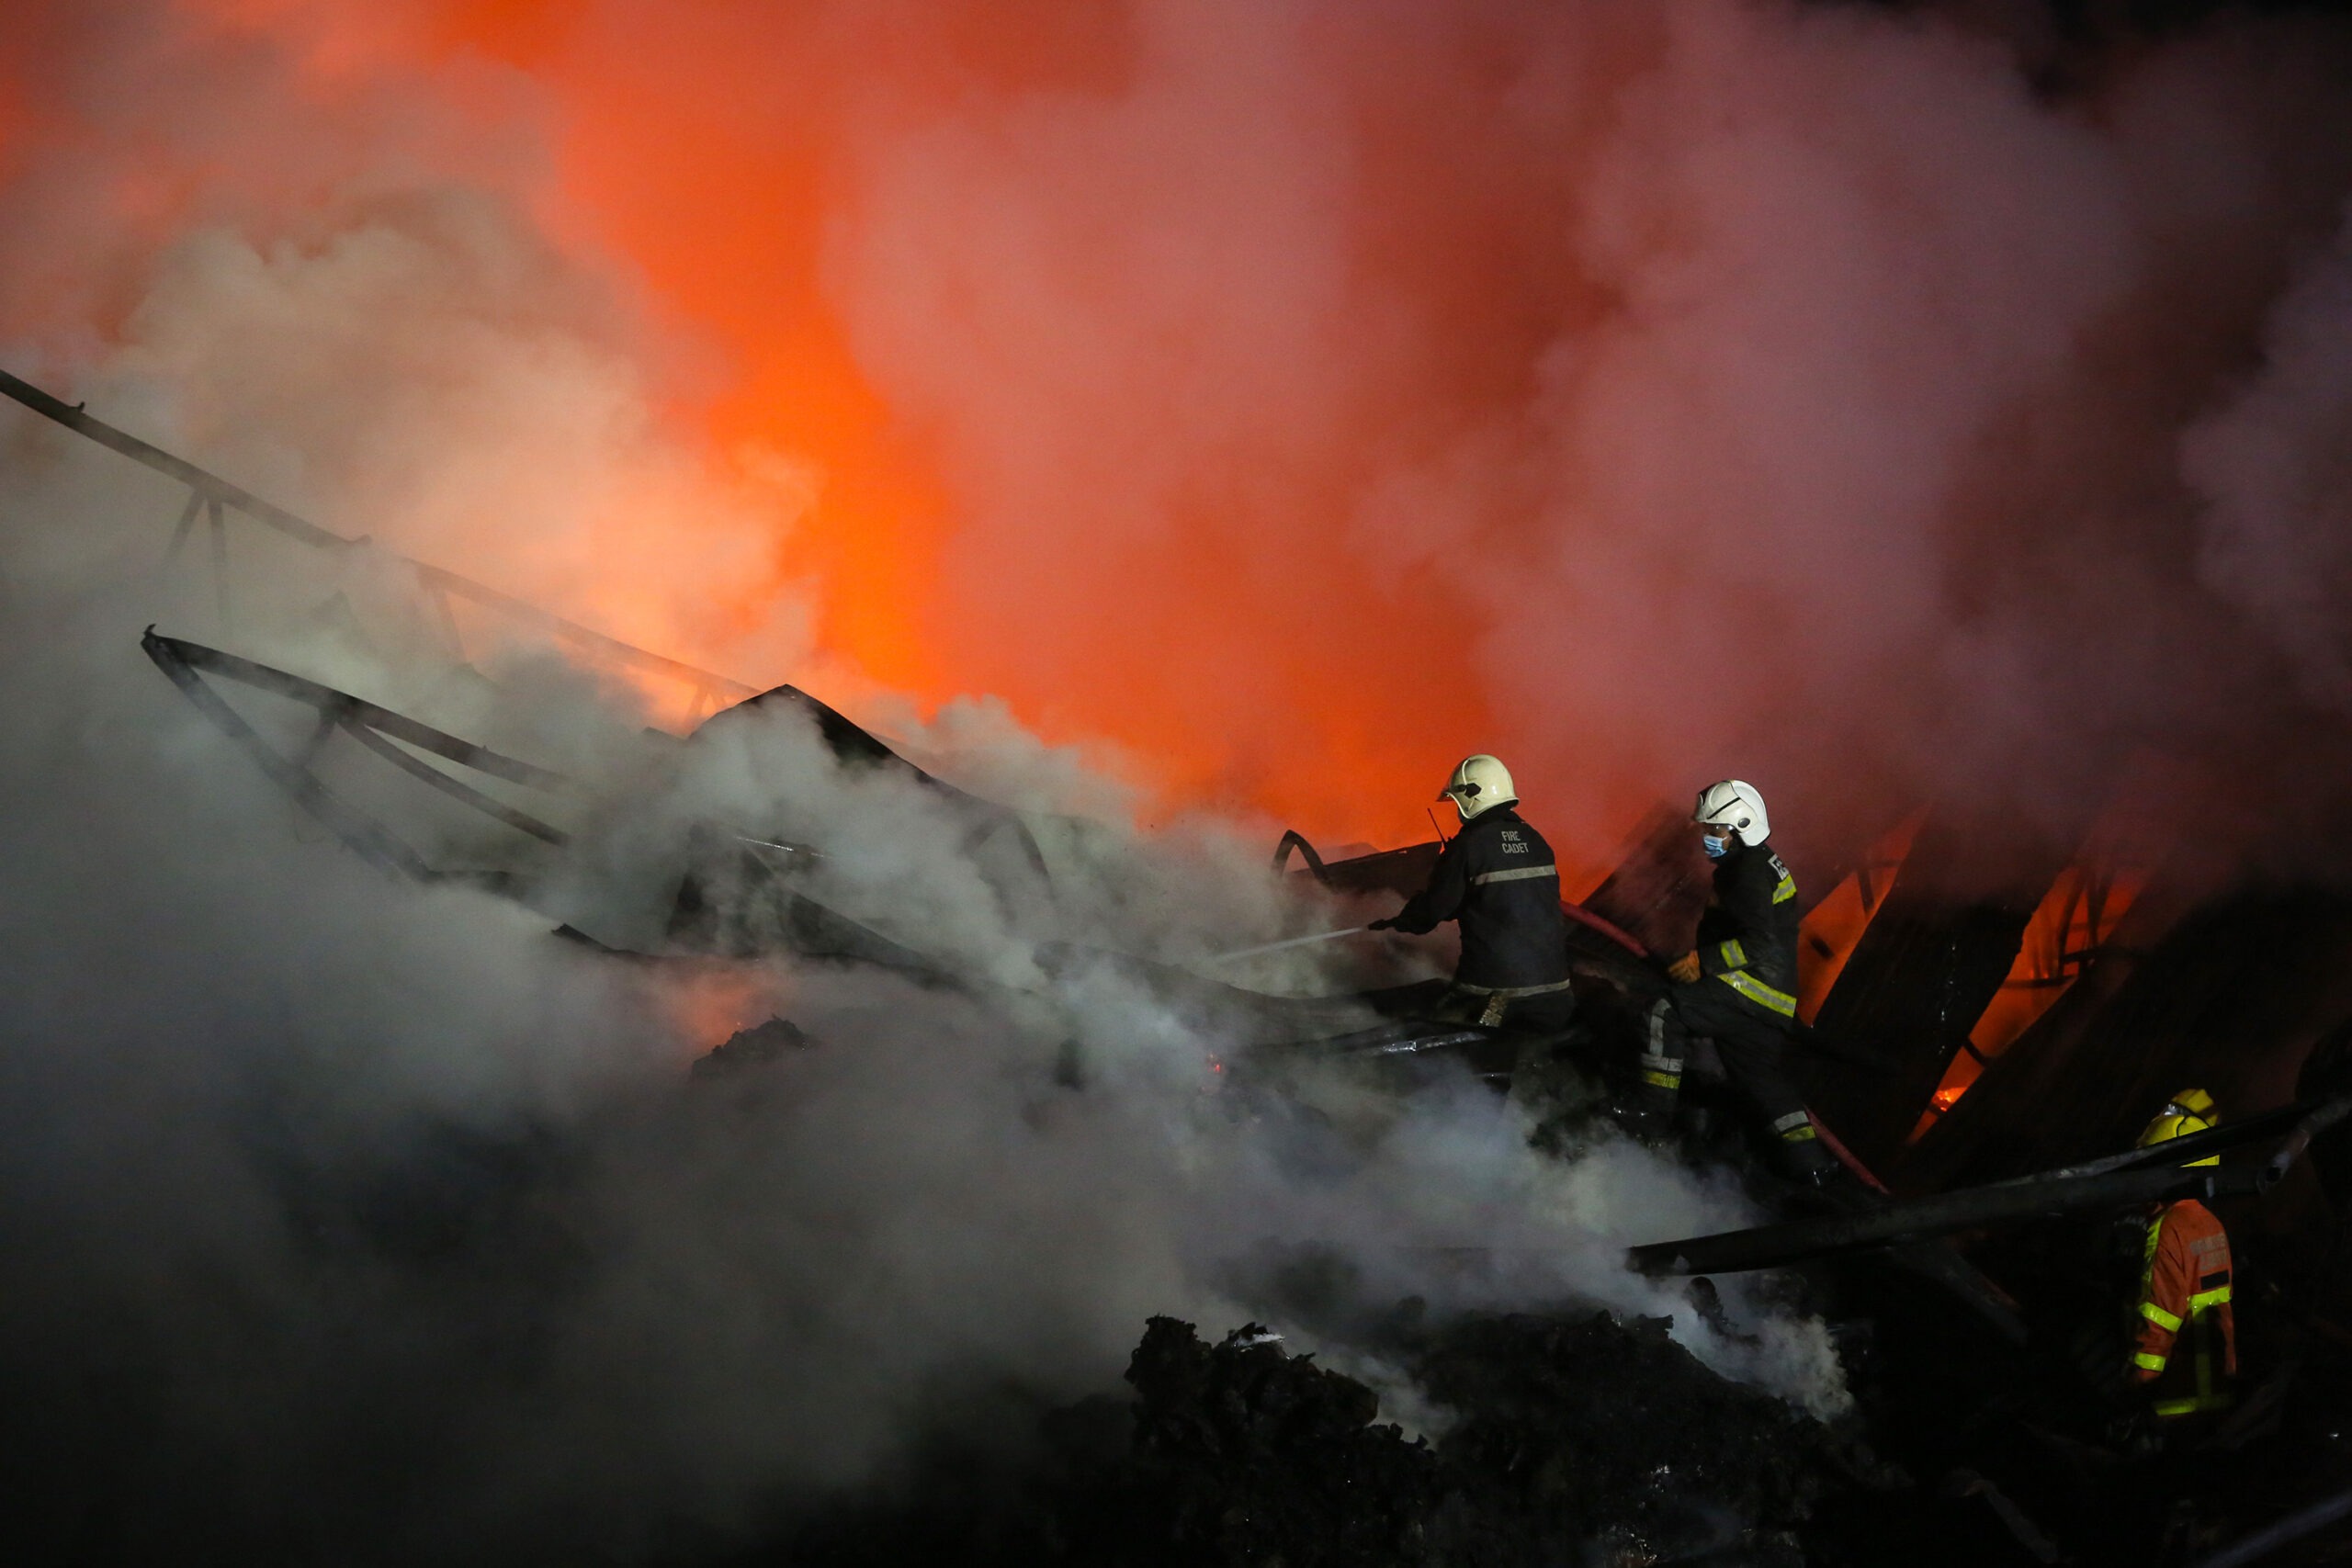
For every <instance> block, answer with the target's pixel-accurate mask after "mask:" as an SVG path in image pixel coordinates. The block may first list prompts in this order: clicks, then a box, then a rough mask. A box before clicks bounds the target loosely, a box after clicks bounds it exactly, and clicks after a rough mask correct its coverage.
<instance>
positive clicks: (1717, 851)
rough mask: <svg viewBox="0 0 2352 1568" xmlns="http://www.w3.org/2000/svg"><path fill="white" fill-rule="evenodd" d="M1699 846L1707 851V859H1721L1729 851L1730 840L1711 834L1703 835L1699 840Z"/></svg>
mask: <svg viewBox="0 0 2352 1568" xmlns="http://www.w3.org/2000/svg"><path fill="white" fill-rule="evenodd" d="M1699 847H1700V848H1701V849H1702V850H1704V851H1706V852H1707V858H1708V859H1709V860H1721V859H1723V858H1724V855H1725V854H1726V853H1728V852H1730V849H1731V840H1729V839H1727V838H1725V839H1718V838H1715V837H1713V836H1712V835H1705V836H1702V837H1701V839H1700V840H1699Z"/></svg>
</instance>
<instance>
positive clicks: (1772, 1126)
mask: <svg viewBox="0 0 2352 1568" xmlns="http://www.w3.org/2000/svg"><path fill="white" fill-rule="evenodd" d="M1691 825H1692V826H1693V827H1694V828H1695V829H1697V831H1698V834H1699V847H1700V848H1701V849H1702V851H1704V852H1705V853H1706V855H1707V858H1708V859H1709V860H1711V861H1713V863H1714V887H1713V891H1712V892H1711V893H1710V894H1709V896H1708V898H1707V909H1706V913H1705V914H1704V915H1702V917H1701V918H1700V921H1699V935H1698V946H1697V947H1696V948H1695V949H1693V950H1692V951H1691V952H1689V953H1684V954H1683V955H1682V956H1681V957H1680V958H1678V959H1676V960H1675V961H1674V962H1673V963H1672V964H1668V966H1667V976H1668V979H1670V980H1672V981H1673V982H1674V986H1673V989H1672V990H1670V991H1669V992H1668V994H1667V995H1666V996H1665V997H1663V998H1659V1000H1658V1001H1657V1004H1656V1005H1655V1006H1654V1007H1653V1008H1652V1009H1651V1010H1650V1016H1649V1040H1648V1049H1647V1051H1646V1052H1645V1054H1644V1055H1643V1057H1642V1061H1641V1078H1642V1081H1641V1084H1640V1086H1639V1088H1638V1089H1636V1091H1635V1097H1634V1103H1633V1106H1632V1115H1631V1116H1630V1117H1629V1118H1628V1121H1629V1122H1631V1124H1632V1126H1633V1128H1634V1131H1635V1132H1636V1133H1637V1134H1641V1135H1643V1136H1645V1137H1660V1136H1663V1135H1664V1134H1665V1133H1666V1132H1667V1130H1668V1128H1669V1127H1671V1125H1672V1124H1673V1120H1674V1111H1675V1107H1676V1104H1677V1102H1678V1101H1679V1098H1680V1096H1681V1092H1682V1073H1683V1066H1684V1060H1685V1057H1686V1055H1687V1054H1688V1052H1689V1050H1690V1042H1691V1039H1692V1038H1693V1037H1694V1036H1696V1037H1700V1038H1703V1039H1705V1040H1708V1041H1712V1042H1713V1045H1714V1054H1715V1055H1716V1056H1717V1057H1718V1058H1719V1059H1720V1060H1721V1062H1722V1064H1723V1070H1724V1077H1726V1078H1728V1079H1729V1080H1730V1083H1731V1087H1732V1089H1733V1090H1734V1091H1735V1093H1736V1095H1737V1096H1738V1098H1739V1099H1740V1100H1741V1101H1742V1102H1743V1103H1744V1104H1745V1106H1746V1109H1747V1111H1748V1113H1749V1115H1750V1116H1751V1117H1752V1118H1753V1120H1754V1122H1755V1123H1756V1131H1757V1134H1758V1137H1759V1140H1760V1142H1761V1143H1762V1144H1763V1145H1765V1146H1766V1147H1767V1148H1768V1150H1769V1151H1770V1155H1771V1156H1772V1159H1773V1162H1774V1163H1775V1164H1776V1165H1778V1166H1780V1167H1781V1169H1782V1170H1783V1171H1784V1172H1786V1173H1787V1174H1789V1175H1791V1176H1793V1177H1796V1178H1798V1179H1801V1180H1804V1181H1808V1182H1813V1183H1815V1184H1818V1183H1821V1182H1824V1181H1826V1180H1827V1179H1829V1178H1830V1176H1831V1174H1832V1173H1833V1172H1834V1171H1836V1169H1837V1168H1838V1166H1837V1162H1836V1161H1835V1160H1833V1159H1831V1158H1830V1156H1829V1155H1828V1152H1827V1151H1826V1150H1825V1149H1824V1148H1823V1147H1822V1146H1821V1140H1820V1137H1819V1135H1818V1134H1817V1133H1816V1131H1815V1127H1814V1124H1813V1119H1812V1118H1811V1117H1810V1116H1808V1115H1807V1114H1806V1113H1805V1109H1804V1101H1803V1100H1800V1099H1798V1097H1797V1091H1796V1089H1795V1086H1794V1085H1792V1083H1791V1082H1790V1081H1789V1074H1788V1065H1787V1057H1788V1044H1789V1040H1790V1037H1791V1036H1792V1034H1793V1033H1794V1032H1795V1029H1796V1011H1797V999H1796V987H1797V885H1796V879H1795V878H1794V877H1792V876H1791V875H1790V874H1789V868H1788V867H1787V866H1786V865H1783V864H1782V863H1781V857H1780V856H1779V855H1777V854H1775V853H1773V852H1772V849H1771V846H1770V842H1769V841H1768V840H1770V837H1771V832H1772V827H1771V819H1770V818H1769V817H1768V816H1767V815H1766V814H1765V810H1764V797H1763V796H1762V795H1759V794H1758V793H1757V790H1756V787H1755V786H1754V785H1753V784H1745V783H1743V782H1741V781H1740V780H1738V779H1725V780H1724V781H1723V782H1722V783H1720V784H1709V785H1708V786H1707V787H1706V788H1705V789H1702V790H1701V791H1700V792H1699V800H1698V804H1697V806H1696V807H1694V808H1693V809H1692V811H1691Z"/></svg>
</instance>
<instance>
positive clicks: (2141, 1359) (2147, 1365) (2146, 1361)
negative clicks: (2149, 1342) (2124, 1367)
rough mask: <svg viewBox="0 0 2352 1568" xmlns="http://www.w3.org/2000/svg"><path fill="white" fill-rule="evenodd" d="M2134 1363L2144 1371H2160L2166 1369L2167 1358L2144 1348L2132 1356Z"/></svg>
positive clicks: (2132, 1362)
mask: <svg viewBox="0 0 2352 1568" xmlns="http://www.w3.org/2000/svg"><path fill="white" fill-rule="evenodd" d="M2131 1364H2132V1365H2133V1366H2135V1367H2138V1368H2139V1369H2141V1370H2142V1371H2150V1372H2160V1371H2164V1370H2165V1359H2164V1358H2163V1357H2162V1356H2159V1355H2156V1354H2155V1353H2154V1352H2153V1351H2148V1350H2143V1351H2141V1352H2140V1353H2139V1354H2138V1355H2136V1356H2134V1357H2132V1358H2131Z"/></svg>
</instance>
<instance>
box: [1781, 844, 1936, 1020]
mask: <svg viewBox="0 0 2352 1568" xmlns="http://www.w3.org/2000/svg"><path fill="white" fill-rule="evenodd" d="M1927 820H1928V807H1924V806H1923V807H1920V808H1919V809H1918V810H1917V811H1914V812H1913V813H1912V814H1911V815H1910V816H1908V817H1906V818H1904V819H1903V820H1902V821H1900V822H1898V823H1896V824H1895V825H1894V827H1893V828H1890V829H1887V830H1886V832H1885V833H1884V834H1883V835H1882V836H1881V837H1880V839H1879V840H1878V841H1877V842H1876V843H1874V844H1872V845H1871V847H1870V852H1868V853H1867V854H1865V855H1864V856H1863V857H1862V863H1861V866H1860V869H1859V870H1856V871H1853V872H1850V873H1849V874H1847V877H1846V879H1845V880H1844V881H1843V882H1840V883H1839V884H1838V886H1835V887H1833V888H1831V889H1830V890H1829V896H1828V897H1826V898H1824V899H1822V901H1821V902H1820V903H1818V904H1815V906H1814V907H1813V908H1811V909H1809V910H1807V911H1806V913H1805V917H1804V920H1803V921H1801V922H1799V924H1798V926H1797V1016H1798V1017H1799V1018H1801V1019H1803V1020H1804V1021H1805V1022H1807V1023H1811V1022H1812V1021H1814V1017H1815V1014H1817V1013H1819V1012H1820V1011H1821V1004H1822V1003H1823V1002H1824V1001H1825V1000H1826V999H1827V998H1828V996H1829V990H1830V987H1833V986H1835V985H1836V984H1837V983H1838V976H1839V975H1842V974H1843V973H1845V970H1846V963H1847V960H1849V959H1850V958H1852V957H1853V956H1854V949H1855V948H1856V947H1857V946H1859V945H1860V942H1861V940H1862V933H1863V932H1864V931H1868V930H1870V926H1871V920H1872V919H1874V918H1876V916H1877V914H1878V911H1879V907H1880V906H1881V905H1882V904H1883V903H1885V901H1886V896H1887V894H1888V893H1889V892H1891V891H1892V890H1893V889H1894V880H1895V878H1896V877H1898V876H1900V875H1901V874H1903V863H1904V861H1905V860H1906V859H1908V858H1909V857H1910V854H1911V845H1912V842H1913V840H1916V839H1917V838H1918V836H1919V829H1920V827H1921V826H1922V825H1923V824H1924V823H1926V821H1927Z"/></svg>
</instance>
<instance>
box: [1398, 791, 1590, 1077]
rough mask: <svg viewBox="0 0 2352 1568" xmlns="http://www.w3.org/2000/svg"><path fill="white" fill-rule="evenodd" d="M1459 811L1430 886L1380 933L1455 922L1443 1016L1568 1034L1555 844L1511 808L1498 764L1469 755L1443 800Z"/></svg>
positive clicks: (1571, 1006) (1570, 1012)
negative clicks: (1458, 945) (1455, 953)
mask: <svg viewBox="0 0 2352 1568" xmlns="http://www.w3.org/2000/svg"><path fill="white" fill-rule="evenodd" d="M1438 798H1439V799H1440V800H1446V801H1451V802H1453V809H1454V811H1455V813H1456V814H1458V815H1459V816H1460V817H1461V818H1462V831H1460V832H1459V833H1456V834H1455V835H1454V836H1453V839H1452V840H1448V842H1447V843H1446V846H1445V848H1444V850H1443V851H1442V852H1440V853H1439V855H1438V857H1437V865H1436V868H1435V869H1434V870H1432V871H1431V872H1430V882H1429V886H1427V887H1425V888H1423V889H1422V890H1421V891H1420V892H1419V893H1416V894H1414V895H1413V897H1410V898H1409V899H1408V900H1406V903H1405V907H1404V908H1402V909H1400V910H1398V911H1397V914H1396V915H1394V916H1393V917H1391V918H1390V919H1385V920H1374V921H1373V922H1372V929H1373V930H1374V931H1405V932H1408V933H1410V934H1412V935H1415V936H1419V935H1424V934H1426V933H1428V932H1429V931H1434V930H1435V929H1436V928H1437V924H1438V922H1439V921H1441V920H1455V921H1459V922H1460V924H1461V928H1462V956H1461V959H1460V961H1459V962H1457V963H1456V964H1455V965H1454V969H1453V986H1452V987H1450V988H1449V989H1448V991H1447V992H1446V996H1445V999H1444V1000H1443V1001H1442V1003H1440V1004H1439V1016H1441V1017H1444V1018H1453V1019H1459V1020H1460V1021H1464V1022H1466V1023H1479V1024H1484V1025H1486V1026H1487V1027H1488V1028H1493V1027H1496V1026H1498V1025H1500V1024H1501V1023H1503V1021H1505V1019H1509V1021H1510V1025H1511V1027H1513V1028H1514V1029H1521V1030H1532V1031H1540V1032H1553V1031H1555V1030H1563V1029H1566V1027H1567V1026H1568V1023H1569V1021H1570V1020H1571V1019H1572V1018H1573V1017H1574V1016H1575V1013H1576V993H1575V992H1574V991H1573V990H1572V989H1571V988H1570V983H1569V979H1568V937H1567V925H1566V917H1565V916H1563V915H1562V914H1561V913H1560V872H1559V868H1558V867H1557V866H1556V865H1555V864H1554V863H1553V862H1552V846H1551V845H1549V844H1547V843H1545V842H1544V835H1543V834H1541V833H1539V832H1537V831H1536V830H1535V829H1534V828H1533V827H1532V826H1531V825H1530V824H1529V823H1528V821H1527V819H1526V818H1523V817H1521V816H1520V814H1519V813H1518V811H1517V810H1516V809H1514V807H1517V806H1518V805H1519V792H1518V791H1517V790H1516V789H1514V788H1513V787H1512V786H1511V782H1510V770H1509V769H1507V768H1505V767H1504V766H1503V765H1502V763H1501V762H1500V761H1498V760H1496V759H1495V758H1493V757H1489V756H1486V755H1483V754H1481V755H1479V756H1476V757H1464V758H1463V759H1462V761H1461V763H1460V764H1459V765H1458V766H1456V767H1455V768H1454V770H1453V777H1452V778H1451V779H1449V780H1448V781H1447V782H1446V785H1445V788H1444V789H1443V790H1442V791H1441V792H1440V793H1439V795H1438Z"/></svg>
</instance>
